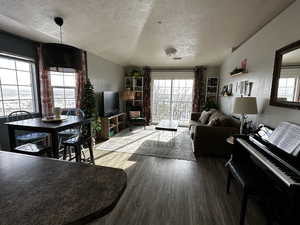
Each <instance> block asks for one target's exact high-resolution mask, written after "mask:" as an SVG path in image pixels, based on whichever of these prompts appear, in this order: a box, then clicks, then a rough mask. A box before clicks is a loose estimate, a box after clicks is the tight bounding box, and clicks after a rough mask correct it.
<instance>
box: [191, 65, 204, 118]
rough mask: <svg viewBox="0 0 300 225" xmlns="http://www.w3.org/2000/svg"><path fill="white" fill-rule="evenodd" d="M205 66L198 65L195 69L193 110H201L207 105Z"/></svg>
mask: <svg viewBox="0 0 300 225" xmlns="http://www.w3.org/2000/svg"><path fill="white" fill-rule="evenodd" d="M204 71H205V67H203V66H196V67H195V69H194V73H195V78H194V88H193V112H201V111H202V110H203V108H204V105H205V78H204Z"/></svg>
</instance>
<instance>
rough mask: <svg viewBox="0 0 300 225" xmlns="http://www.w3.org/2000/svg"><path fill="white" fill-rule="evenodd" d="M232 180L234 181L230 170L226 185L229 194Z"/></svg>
mask: <svg viewBox="0 0 300 225" xmlns="http://www.w3.org/2000/svg"><path fill="white" fill-rule="evenodd" d="M231 179H232V175H231V173H230V171H229V170H228V176H227V185H226V192H227V194H230V185H231Z"/></svg>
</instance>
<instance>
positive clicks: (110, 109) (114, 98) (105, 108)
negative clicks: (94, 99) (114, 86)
mask: <svg viewBox="0 0 300 225" xmlns="http://www.w3.org/2000/svg"><path fill="white" fill-rule="evenodd" d="M98 103H99V116H101V117H108V116H113V115H116V114H118V113H119V111H120V107H119V93H118V92H114V91H104V92H101V93H99V100H98Z"/></svg>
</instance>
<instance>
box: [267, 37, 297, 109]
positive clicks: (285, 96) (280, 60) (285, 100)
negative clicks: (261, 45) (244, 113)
mask: <svg viewBox="0 0 300 225" xmlns="http://www.w3.org/2000/svg"><path fill="white" fill-rule="evenodd" d="M270 105H274V106H281V107H289V108H294V109H300V41H296V42H294V43H292V44H289V45H288V46H285V47H283V48H281V49H279V50H277V51H276V54H275V63H274V71H273V82H272V90H271V100H270Z"/></svg>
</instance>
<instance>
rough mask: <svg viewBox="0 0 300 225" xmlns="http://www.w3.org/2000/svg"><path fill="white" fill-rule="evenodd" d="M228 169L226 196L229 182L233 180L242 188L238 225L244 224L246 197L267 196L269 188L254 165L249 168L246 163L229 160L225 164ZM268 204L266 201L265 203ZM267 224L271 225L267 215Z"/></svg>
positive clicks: (228, 192) (228, 191) (228, 190)
mask: <svg viewBox="0 0 300 225" xmlns="http://www.w3.org/2000/svg"><path fill="white" fill-rule="evenodd" d="M226 167H227V168H228V177H227V188H226V191H227V194H230V184H231V180H232V179H235V180H236V181H237V183H238V184H239V185H240V186H241V187H242V201H241V211H240V222H239V224H240V225H244V223H245V215H246V210H247V201H248V197H250V196H255V195H264V196H265V197H267V196H268V192H269V190H270V189H269V188H268V185H266V182H265V181H266V179H265V177H264V176H263V175H262V174H261V171H260V172H259V171H257V170H256V169H255V168H254V165H253V166H251V167H249V166H248V165H247V163H246V164H245V163H244V162H236V161H234V160H229V161H228V162H227V163H226ZM268 202H270V201H268V200H267V203H268ZM267 224H271V220H270V217H269V215H267Z"/></svg>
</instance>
